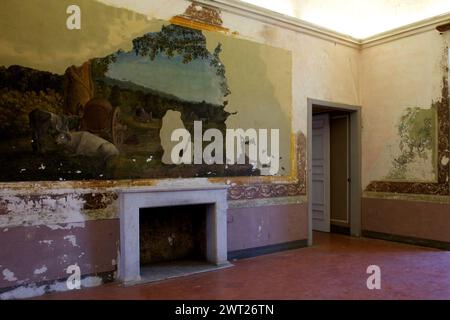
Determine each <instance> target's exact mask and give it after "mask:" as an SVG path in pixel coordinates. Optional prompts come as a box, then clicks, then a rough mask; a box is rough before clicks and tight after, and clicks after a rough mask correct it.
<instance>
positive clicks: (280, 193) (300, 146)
mask: <svg viewBox="0 0 450 320" xmlns="http://www.w3.org/2000/svg"><path fill="white" fill-rule="evenodd" d="M295 146H296V147H295V148H293V150H292V152H293V153H294V154H293V155H292V156H294V159H296V161H295V162H296V164H295V167H296V168H295V169H296V172H297V177H296V179H295V181H294V182H291V183H262V184H259V183H254V184H252V183H250V184H244V185H233V186H232V187H231V188H230V189H229V190H228V198H229V200H243V199H246V200H250V199H261V198H276V197H294V196H299V195H306V137H305V135H304V134H302V133H299V134H298V135H297V137H296V143H295ZM296 155H297V156H296ZM292 170H294V168H292Z"/></svg>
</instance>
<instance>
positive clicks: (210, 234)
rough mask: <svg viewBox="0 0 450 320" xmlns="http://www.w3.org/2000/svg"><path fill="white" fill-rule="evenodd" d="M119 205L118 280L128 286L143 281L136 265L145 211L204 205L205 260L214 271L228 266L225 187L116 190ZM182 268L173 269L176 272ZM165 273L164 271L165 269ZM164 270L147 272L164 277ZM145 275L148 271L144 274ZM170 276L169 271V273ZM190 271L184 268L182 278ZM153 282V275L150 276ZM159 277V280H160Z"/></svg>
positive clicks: (194, 185)
mask: <svg viewBox="0 0 450 320" xmlns="http://www.w3.org/2000/svg"><path fill="white" fill-rule="evenodd" d="M118 194H119V205H120V216H119V218H120V254H119V259H120V260H119V270H118V275H119V280H120V281H121V282H123V283H124V284H127V285H130V284H134V283H139V282H142V281H144V280H145V279H143V277H142V272H143V270H141V267H142V266H141V262H140V214H142V212H144V214H151V212H152V210H142V209H149V208H164V207H175V206H176V207H180V206H192V205H204V207H205V210H206V221H205V226H206V228H205V239H206V243H205V258H206V262H208V263H209V264H211V265H214V266H216V267H224V266H227V265H229V263H228V261H227V208H228V205H227V185H225V184H211V183H198V182H193V183H186V182H183V183H182V184H181V183H175V182H172V183H168V184H167V185H157V186H150V187H139V188H126V189H120V190H118ZM180 268H181V270H182V268H183V265H182V264H181V265H179V266H177V268H176V269H177V270H178V272H179V271H180ZM166 269H167V268H166ZM166 271H167V270H164V268H161V267H160V268H157V269H153V270H151V272H162V273H165V272H166ZM146 272H147V275H148V270H147V271H146ZM169 272H170V270H169ZM189 273H195V272H192V268H186V274H189ZM150 276H151V277H152V278H153V279H159V278H157V277H156V278H155V277H154V276H155V275H150ZM163 278H164V277H162V278H161V279H163Z"/></svg>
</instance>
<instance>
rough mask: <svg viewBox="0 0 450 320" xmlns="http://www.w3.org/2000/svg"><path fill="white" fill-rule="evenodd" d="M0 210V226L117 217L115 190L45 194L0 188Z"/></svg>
mask: <svg viewBox="0 0 450 320" xmlns="http://www.w3.org/2000/svg"><path fill="white" fill-rule="evenodd" d="M0 211H1V212H0V213H3V214H0V227H16V226H39V225H58V224H71V223H80V222H85V221H89V220H98V219H114V218H117V215H118V201H117V194H116V193H104V192H99V193H95V192H94V193H86V192H77V191H75V190H72V193H58V190H54V191H52V192H49V193H48V194H39V193H27V192H25V191H24V192H23V193H21V194H13V193H10V192H9V191H8V190H2V191H1V194H0ZM4 213H6V214H4ZM69 227H70V226H69ZM51 228H52V227H51ZM54 228H56V229H59V228H60V227H58V226H55V227H54ZM56 229H55V230H56Z"/></svg>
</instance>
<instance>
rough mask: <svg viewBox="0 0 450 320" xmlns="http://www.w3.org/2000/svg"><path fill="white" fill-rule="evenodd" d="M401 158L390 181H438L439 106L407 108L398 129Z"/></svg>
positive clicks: (394, 164)
mask: <svg viewBox="0 0 450 320" xmlns="http://www.w3.org/2000/svg"><path fill="white" fill-rule="evenodd" d="M397 130H398V135H399V137H400V142H399V146H398V148H399V155H398V156H397V157H395V158H394V160H393V161H392V166H391V170H390V172H389V174H388V176H387V179H388V180H410V181H435V180H436V169H437V168H436V163H437V107H436V105H435V104H434V105H433V106H432V107H431V108H429V109H422V108H418V107H414V108H407V109H406V110H405V111H404V113H403V115H402V116H401V118H400V120H399V122H398V126H397Z"/></svg>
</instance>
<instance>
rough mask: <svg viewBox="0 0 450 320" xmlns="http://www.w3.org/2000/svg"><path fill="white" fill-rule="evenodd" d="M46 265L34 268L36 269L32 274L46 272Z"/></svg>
mask: <svg viewBox="0 0 450 320" xmlns="http://www.w3.org/2000/svg"><path fill="white" fill-rule="evenodd" d="M47 270H48V269H47V266H42V267H41V268H39V269H36V270H34V271H33V274H36V275H37V274H43V273H46V272H47Z"/></svg>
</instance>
